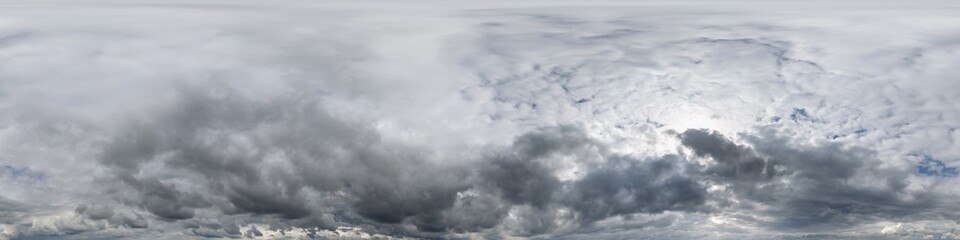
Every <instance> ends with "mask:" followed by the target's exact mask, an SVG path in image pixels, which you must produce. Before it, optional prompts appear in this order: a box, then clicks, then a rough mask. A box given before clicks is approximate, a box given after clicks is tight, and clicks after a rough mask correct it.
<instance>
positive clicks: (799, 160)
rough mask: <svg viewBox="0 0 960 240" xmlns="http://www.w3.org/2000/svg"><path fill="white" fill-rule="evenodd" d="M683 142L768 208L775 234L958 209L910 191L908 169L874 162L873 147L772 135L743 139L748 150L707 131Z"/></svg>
mask: <svg viewBox="0 0 960 240" xmlns="http://www.w3.org/2000/svg"><path fill="white" fill-rule="evenodd" d="M680 137H681V139H682V141H681V142H682V144H683V145H684V146H686V147H689V148H690V149H691V150H693V152H694V153H695V154H696V155H697V156H700V157H707V156H709V157H710V159H712V160H713V162H712V163H711V164H710V165H708V166H707V167H706V168H705V170H704V173H705V174H708V175H710V176H720V177H721V178H714V181H716V182H717V183H721V184H730V186H731V189H732V190H733V191H734V192H736V193H737V195H738V196H740V197H742V198H745V199H749V200H753V201H757V202H761V203H763V204H766V205H769V206H770V207H771V208H769V209H770V210H768V212H767V213H766V214H768V216H770V217H773V218H775V219H776V220H774V221H772V222H769V223H768V224H770V226H771V227H774V228H778V229H784V230H797V229H805V228H814V229H824V228H825V229H830V228H842V227H850V226H856V225H858V224H862V223H865V222H871V221H878V220H882V219H886V220H897V219H911V218H915V217H929V216H930V215H941V217H947V216H951V215H952V213H950V212H952V210H951V209H952V207H948V208H945V207H946V206H943V205H941V203H940V202H939V200H938V199H939V197H938V196H936V195H937V194H936V193H935V192H930V191H922V190H921V191H911V190H908V189H907V188H906V187H907V185H908V183H907V182H906V181H907V178H908V176H910V174H911V173H910V172H909V170H908V169H899V168H890V167H885V166H878V165H875V164H871V163H876V162H878V160H876V158H877V155H876V153H875V152H874V151H871V150H868V149H864V148H859V147H845V146H842V145H840V144H836V143H826V144H821V145H816V146H810V145H805V144H799V143H796V142H795V141H794V140H792V139H790V138H787V137H784V136H781V135H779V134H778V133H776V132H774V131H770V130H764V131H761V132H760V133H759V134H755V135H744V140H745V141H746V143H745V144H737V143H734V142H733V141H732V140H730V139H728V138H726V137H724V136H722V135H720V134H719V133H716V132H714V131H710V130H704V129H693V130H687V131H685V132H684V133H682V134H681V135H680ZM747 144H749V145H747ZM751 146H752V147H751ZM745 180H749V181H745ZM877 183H878V184H877Z"/></svg>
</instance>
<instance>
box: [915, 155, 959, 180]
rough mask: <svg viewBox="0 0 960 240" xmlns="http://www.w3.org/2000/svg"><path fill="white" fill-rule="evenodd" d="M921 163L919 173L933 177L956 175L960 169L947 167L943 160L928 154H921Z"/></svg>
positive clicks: (918, 165) (918, 168)
mask: <svg viewBox="0 0 960 240" xmlns="http://www.w3.org/2000/svg"><path fill="white" fill-rule="evenodd" d="M919 157H920V158H921V160H920V163H919V164H917V173H920V174H923V175H927V176H932V177H956V176H957V175H958V173H960V171H958V170H957V167H947V164H945V163H943V161H940V160H937V159H934V158H933V157H930V156H927V155H919Z"/></svg>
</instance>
